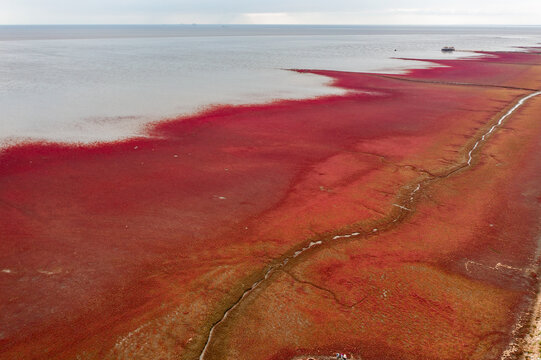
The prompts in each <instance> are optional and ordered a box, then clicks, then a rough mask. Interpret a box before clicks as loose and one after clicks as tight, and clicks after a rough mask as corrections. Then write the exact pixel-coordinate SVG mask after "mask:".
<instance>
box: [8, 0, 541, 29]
mask: <svg viewBox="0 0 541 360" xmlns="http://www.w3.org/2000/svg"><path fill="white" fill-rule="evenodd" d="M192 23H197V24H344V25H350V24H368V25H373V24H382V25H388V24H397V25H403V24H412V25H433V24H444V25H449V24H459V25H466V24H484V25H486V24H509V25H541V0H513V1H509V0H447V1H443V0H408V1H403V0H0V24H4V25H11V24H192Z"/></svg>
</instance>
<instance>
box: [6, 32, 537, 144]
mask: <svg viewBox="0 0 541 360" xmlns="http://www.w3.org/2000/svg"><path fill="white" fill-rule="evenodd" d="M539 38H541V28H539V27H518V28H516V27H515V28H512V27H500V28H482V27H404V26H401V27H374V26H370V27H366V26H364V27H363V26H334V27H333V26H199V25H198V26H0V109H2V116H1V118H0V141H1V142H3V144H4V145H5V144H7V143H9V142H10V141H13V140H20V139H22V138H34V139H48V140H56V141H83V142H89V141H100V140H113V139H119V138H123V137H127V136H133V135H136V134H141V133H142V132H143V126H144V124H147V123H148V122H152V121H156V120H160V119H164V118H170V117H174V116H178V115H182V114H189V113H192V112H194V111H198V110H201V109H202V108H204V107H205V106H208V105H211V104H218V103H232V104H242V103H254V102H268V101H272V100H274V99H297V98H306V97H314V96H321V95H325V94H336V93H340V92H341V90H340V89H335V88H332V87H329V86H327V83H328V81H327V79H326V78H323V77H319V76H315V75H307V74H297V73H294V72H290V71H285V70H284V69H291V68H303V69H329V70H344V71H377V72H399V71H403V70H404V69H408V68H412V67H419V66H422V65H424V66H426V65H427V64H426V63H419V62H414V61H404V60H398V59H395V58H393V57H406V58H431V59H436V58H449V57H460V56H472V55H473V54H472V53H468V52H456V53H454V54H444V53H441V51H440V49H441V47H442V46H444V45H453V46H455V47H456V48H457V49H461V50H469V49H473V50H509V49H512V47H513V46H531V45H535V44H536V43H537V42H538V41H539V40H538V39H539ZM395 50H396V51H395Z"/></svg>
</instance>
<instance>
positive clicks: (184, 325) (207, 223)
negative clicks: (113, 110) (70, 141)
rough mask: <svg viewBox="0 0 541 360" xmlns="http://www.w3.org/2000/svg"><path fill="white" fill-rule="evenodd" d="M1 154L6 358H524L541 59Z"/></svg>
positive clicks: (535, 230)
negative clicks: (109, 138)
mask: <svg viewBox="0 0 541 360" xmlns="http://www.w3.org/2000/svg"><path fill="white" fill-rule="evenodd" d="M436 63H438V64H439V65H444V67H434V68H428V69H420V70H413V71H410V72H408V73H407V74H405V75H384V74H368V73H352V72H336V71H324V70H321V71H314V70H310V71H307V70H295V71H299V72H307V73H314V74H319V75H324V76H328V77H330V78H332V79H333V81H334V86H337V87H340V88H343V89H347V90H348V92H347V93H346V94H345V95H340V96H329V97H321V98H316V99H307V100H296V101H278V102H273V103H270V104H263V105H246V106H219V107H215V108H212V109H209V110H207V111H205V112H203V113H200V114H196V115H193V116H189V117H183V118H178V119H173V120H168V121H164V122H162V123H159V124H154V125H151V126H149V127H148V129H147V133H146V135H145V136H141V137H139V138H133V139H129V140H125V141H120V142H115V143H102V144H96V145H85V146H77V145H65V144H54V143H23V144H19V145H16V146H12V147H10V148H7V149H5V150H3V151H2V153H0V219H1V220H0V233H1V234H2V241H1V242H0V264H1V266H2V269H0V286H1V289H2V291H1V292H0V304H1V307H0V322H1V323H2V324H3V325H2V329H1V334H0V358H2V359H14V358H18V359H72V358H79V359H151V358H152V359H168V358H181V359H197V358H199V359H276V360H278V359H293V358H303V357H306V358H308V357H311V356H312V357H315V358H321V357H327V356H332V355H333V354H335V353H337V352H339V353H347V354H348V355H349V356H350V357H353V358H356V359H360V358H362V359H497V358H505V357H508V358H513V357H514V356H518V353H519V352H520V351H521V344H520V341H521V339H522V336H523V335H524V334H525V332H526V331H527V330H526V328H525V327H523V326H524V325H526V324H528V322H529V320H530V313H531V308H532V306H533V303H534V300H535V296H536V289H537V281H538V280H537V273H538V257H537V252H538V239H539V236H540V233H541V227H540V226H541V221H540V219H541V181H540V179H541V162H539V160H538V155H539V154H540V153H541V141H540V139H541V121H540V120H541V119H540V115H539V114H541V96H537V92H538V91H539V90H541V53H539V52H538V51H537V49H528V50H525V51H523V52H518V53H515V52H513V53H507V52H500V53H480V57H478V58H475V59H468V60H445V61H444V60H440V61H436Z"/></svg>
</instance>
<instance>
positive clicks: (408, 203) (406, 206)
mask: <svg viewBox="0 0 541 360" xmlns="http://www.w3.org/2000/svg"><path fill="white" fill-rule="evenodd" d="M538 95H541V91H537V92H534V93H532V94H529V95H526V96H524V97H522V98H521V99H520V100H519V101H518V102H517V103H516V104H515V105H514V106H513V107H512V108H511V109H509V110H508V111H507V112H506V113H505V114H504V115H502V116H501V117H500V119H499V120H498V122H497V123H496V124H494V125H493V126H491V127H490V129H489V130H488V131H487V132H485V133H484V134H483V135H482V136H481V137H480V138H479V140H477V142H475V144H474V145H473V146H472V148H471V149H470V151H469V152H468V155H467V157H468V159H467V161H465V162H462V163H458V164H456V165H455V166H454V167H452V168H451V169H449V171H448V172H447V174H446V175H444V176H438V177H437V178H441V177H445V176H448V175H450V174H452V173H454V172H456V171H458V170H460V169H462V168H466V167H470V166H471V164H472V161H473V157H474V155H475V153H476V152H477V150H478V149H479V146H480V145H481V144H482V143H483V142H485V141H486V140H487V139H488V137H490V135H492V134H493V133H494V132H495V131H496V129H498V128H499V127H501V126H502V125H503V124H504V123H505V120H506V119H507V118H508V117H509V116H511V114H513V113H514V112H515V111H516V110H518V109H519V108H520V107H521V106H522V105H524V103H525V102H526V101H528V100H529V99H531V98H533V97H535V96H538ZM435 178H436V177H435V176H431V177H429V178H425V179H423V180H421V181H419V182H418V183H417V184H414V185H413V186H411V185H408V187H410V188H413V189H412V190H411V192H410V193H409V196H408V197H406V198H405V199H406V200H405V201H403V202H402V203H400V204H393V205H394V206H395V207H397V208H399V209H400V210H401V212H400V213H399V214H398V215H397V216H396V218H394V219H393V220H392V222H393V223H396V222H398V221H399V220H400V219H401V218H403V217H404V216H405V215H406V214H407V213H406V212H411V211H412V210H411V207H412V205H413V203H414V201H415V197H416V194H417V193H418V192H419V191H420V190H421V187H422V186H423V185H425V184H426V183H427V182H428V181H433V180H434V179H435ZM372 232H373V234H375V233H377V232H378V228H373V229H372ZM360 235H365V236H367V235H370V234H369V233H361V232H353V233H349V234H343V235H336V236H334V237H332V238H329V239H325V240H319V241H315V242H310V243H309V244H308V245H306V246H305V247H303V248H301V249H299V250H297V251H295V252H294V253H293V255H291V256H288V257H286V258H285V259H284V260H283V261H282V262H280V263H277V264H275V265H272V266H270V267H269V268H268V270H267V271H266V272H265V275H264V276H263V277H262V278H260V279H259V280H258V281H256V282H254V283H253V284H252V286H251V287H250V288H248V289H247V290H245V291H244V293H243V294H242V296H241V297H240V298H239V299H238V300H237V301H236V302H235V303H234V304H233V305H232V306H231V307H230V308H229V309H227V311H225V312H224V314H223V316H222V318H221V319H220V320H218V321H217V322H215V323H214V324H213V325H212V327H211V328H210V332H209V335H208V337H207V341H206V342H205V346H204V347H203V350H202V351H201V354H200V355H199V360H204V358H205V355H206V353H207V350H208V348H209V346H210V344H211V342H212V339H213V337H214V336H215V333H216V331H217V328H218V326H220V325H221V324H222V323H223V322H225V321H226V320H227V318H228V317H229V315H230V314H231V312H233V311H234V310H235V309H236V308H238V307H239V306H240V305H241V304H242V302H243V300H244V299H245V298H246V297H247V296H249V295H250V294H251V293H252V292H253V291H254V290H255V289H257V288H258V287H259V286H260V285H261V284H262V283H263V282H264V281H265V280H267V279H268V278H269V277H270V276H271V275H272V274H273V273H274V272H276V271H277V270H280V269H282V268H283V267H284V266H285V265H287V263H288V262H289V261H290V260H293V259H295V258H297V257H299V256H301V255H302V254H304V253H305V252H306V251H308V250H310V249H312V248H314V247H317V246H320V245H322V244H323V243H327V242H329V241H331V240H339V239H342V238H351V237H358V236H360Z"/></svg>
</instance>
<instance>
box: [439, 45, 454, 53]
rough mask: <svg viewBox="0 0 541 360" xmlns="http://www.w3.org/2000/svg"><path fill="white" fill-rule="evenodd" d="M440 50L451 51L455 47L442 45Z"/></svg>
mask: <svg viewBox="0 0 541 360" xmlns="http://www.w3.org/2000/svg"><path fill="white" fill-rule="evenodd" d="M441 51H443V52H453V51H455V47H454V46H444V47H443V48H442V49H441Z"/></svg>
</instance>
